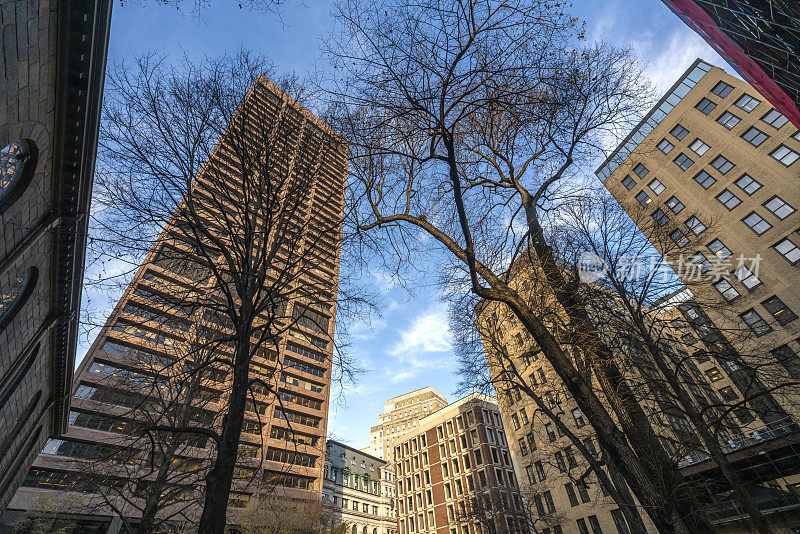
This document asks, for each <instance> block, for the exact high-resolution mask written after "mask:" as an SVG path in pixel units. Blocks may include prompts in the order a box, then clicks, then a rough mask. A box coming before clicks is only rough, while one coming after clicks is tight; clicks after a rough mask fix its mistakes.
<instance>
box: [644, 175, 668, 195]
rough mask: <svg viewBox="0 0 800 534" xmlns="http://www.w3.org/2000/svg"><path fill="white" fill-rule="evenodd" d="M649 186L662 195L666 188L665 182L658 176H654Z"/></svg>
mask: <svg viewBox="0 0 800 534" xmlns="http://www.w3.org/2000/svg"><path fill="white" fill-rule="evenodd" d="M647 187H649V188H650V189H651V190H652V191H653V193H655V194H656V195H660V194H661V193H662V192H663V191H664V189H666V187H665V186H664V184H662V183H661V182H660V181H659V180H658V178H653V180H652V181H651V182H650V183H649V184H647Z"/></svg>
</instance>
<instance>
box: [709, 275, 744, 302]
mask: <svg viewBox="0 0 800 534" xmlns="http://www.w3.org/2000/svg"><path fill="white" fill-rule="evenodd" d="M714 289H716V290H717V292H718V293H719V294H720V295H722V298H724V299H725V300H726V301H728V302H730V301H732V300H734V299H736V298H737V297H739V292H738V291H736V288H735V287H733V286H732V285H731V283H730V282H728V281H727V280H725V279H724V278H723V279H721V280H720V281H719V282H716V283H714Z"/></svg>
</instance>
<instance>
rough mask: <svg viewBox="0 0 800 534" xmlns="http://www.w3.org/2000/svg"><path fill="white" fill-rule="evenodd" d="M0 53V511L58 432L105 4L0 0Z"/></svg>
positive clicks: (106, 21) (63, 416) (72, 333)
mask: <svg viewBox="0 0 800 534" xmlns="http://www.w3.org/2000/svg"><path fill="white" fill-rule="evenodd" d="M0 25H2V28H1V29H2V32H3V35H5V36H6V37H5V42H4V43H3V46H2V47H0V48H2V49H1V50H0V69H2V72H3V73H4V74H3V89H2V91H0V121H2V123H0V147H3V148H2V150H0V513H2V511H3V510H5V508H6V506H7V504H8V502H9V500H10V499H11V496H12V495H13V494H14V491H15V490H16V488H17V487H18V486H19V484H20V482H21V481H22V479H23V478H24V476H25V472H26V471H27V470H28V467H29V466H30V465H31V463H32V462H33V460H34V458H35V457H36V454H37V453H38V452H39V450H41V448H42V446H43V445H44V443H45V441H46V440H47V438H48V437H50V436H55V435H59V434H62V433H63V432H64V431H65V430H66V428H67V412H68V411H69V395H70V383H71V381H72V375H73V371H74V366H75V364H74V359H75V349H76V346H77V340H78V310H79V309H80V302H81V288H82V283H83V262H84V260H83V258H84V251H85V248H86V229H87V227H88V224H89V223H88V217H87V214H88V213H89V204H90V202H89V200H90V198H89V197H90V193H91V188H92V178H93V173H94V160H95V152H96V149H97V131H98V126H99V116H100V101H101V96H102V93H103V82H104V74H105V64H106V49H107V46H108V34H109V28H110V25H111V1H110V0H101V1H97V2H80V1H71V0H65V1H58V2H49V3H43V2H31V3H29V4H25V3H19V2H6V3H4V4H3V15H2V21H1V22H0Z"/></svg>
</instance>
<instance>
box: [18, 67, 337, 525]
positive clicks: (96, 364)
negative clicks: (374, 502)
mask: <svg viewBox="0 0 800 534" xmlns="http://www.w3.org/2000/svg"><path fill="white" fill-rule="evenodd" d="M240 114H244V115H243V116H242V115H240ZM236 117H237V118H236V119H235V120H237V124H239V125H242V124H244V125H246V126H244V128H245V129H246V128H250V127H251V126H250V125H254V126H252V127H253V128H259V127H260V128H262V129H265V130H267V131H268V132H270V134H271V135H276V136H283V138H281V139H278V140H277V141H275V142H276V143H280V147H281V151H280V152H279V153H280V154H285V155H286V157H287V158H289V157H290V156H291V157H293V159H292V161H291V162H289V161H288V160H287V161H284V160H281V161H280V162H275V163H276V165H277V164H278V163H281V164H283V165H286V166H287V168H290V169H292V176H298V175H302V176H304V177H306V178H308V181H307V185H308V187H307V188H305V189H303V191H302V194H301V195H298V197H297V199H298V200H297V202H298V204H297V209H295V210H293V211H292V210H289V209H288V208H286V209H285V213H288V214H290V215H287V217H290V218H289V219H288V220H286V221H285V224H286V225H287V227H291V228H293V231H294V233H293V234H292V238H291V239H292V244H291V246H293V247H294V246H296V247H299V249H298V250H301V251H303V252H302V255H299V256H293V258H294V259H293V260H292V261H294V262H295V264H294V267H293V269H294V270H292V271H291V272H292V273H295V274H293V275H292V277H291V284H292V285H290V286H289V287H290V288H291V289H289V290H287V292H286V293H281V294H280V296H279V297H277V298H276V300H277V301H278V302H277V303H276V304H275V306H274V308H270V309H268V310H267V311H265V312H263V313H262V315H263V318H262V315H259V319H258V320H259V321H260V322H258V324H259V325H260V324H270V325H271V326H270V328H272V329H273V330H272V332H274V334H271V335H272V337H271V338H270V339H271V340H272V341H270V343H265V344H262V345H258V348H257V349H256V351H255V353H254V356H253V359H252V362H251V364H250V368H249V379H250V381H251V384H250V392H249V393H248V399H249V400H248V401H247V407H246V412H245V421H244V425H243V428H242V434H241V438H240V443H239V454H238V463H237V468H236V471H235V473H234V484H233V493H232V497H231V501H230V504H229V512H231V511H233V513H234V515H233V516H234V517H235V512H236V511H237V510H241V509H242V508H245V507H247V506H248V503H249V501H250V500H251V497H253V495H252V494H258V493H259V491H262V490H264V491H268V492H270V496H274V495H276V494H277V495H283V496H285V497H289V498H298V499H303V498H315V499H318V498H319V497H320V495H321V492H322V474H323V464H324V443H325V435H326V428H327V414H328V399H329V394H330V388H329V386H330V379H331V377H330V373H331V360H332V351H333V347H332V341H331V340H332V339H333V331H334V319H335V311H336V308H335V303H336V292H337V283H338V269H339V231H340V230H339V222H340V219H341V215H342V210H343V199H344V194H343V192H344V179H345V172H346V165H347V161H346V148H345V147H344V146H343V144H342V143H341V142H340V141H341V140H340V139H339V138H338V136H336V135H335V133H333V132H331V131H330V129H329V128H328V127H327V126H326V125H325V124H324V123H322V121H320V120H319V119H318V118H316V117H315V116H313V115H312V114H311V113H310V112H308V111H307V110H306V109H305V108H303V107H302V106H301V105H300V104H299V103H297V102H296V101H294V100H293V99H292V98H291V97H289V96H288V95H286V94H285V93H284V92H283V91H281V90H280V89H279V88H278V87H276V86H275V85H274V84H272V83H271V82H269V81H268V80H266V79H265V78H263V77H261V78H259V79H258V80H257V81H256V82H255V84H254V86H253V87H252V89H251V90H250V91H249V92H248V95H247V97H246V98H245V101H244V102H243V103H242V105H241V106H240V107H239V111H237V116H236ZM264 124H267V125H271V127H270V128H264ZM229 131H230V128H229ZM248 133H249V132H248V131H247V130H245V133H244V134H243V135H247V134H248ZM232 135H233V134H232ZM254 135H255V134H254ZM320 136H322V137H325V138H328V137H330V139H331V140H332V141H331V143H332V144H331V148H330V149H329V150H325V151H323V152H320V156H319V157H318V158H316V159H315V158H312V157H311V152H312V150H311V147H312V146H317V145H314V143H313V142H312V141H314V142H318V141H319V139H317V138H318V137H320ZM309 140H310V141H309ZM315 140H316V141H315ZM295 151H304V152H305V153H304V154H299V155H297V156H296V157H294V156H293V154H294V152H295ZM237 160H238V157H237V155H236V153H235V152H234V151H233V149H232V145H231V143H229V142H228V139H227V138H226V137H223V138H222V140H221V141H220V142H219V143H218V144H217V145H216V147H215V148H214V149H213V152H212V153H211V156H210V158H209V160H208V162H207V164H206V166H205V167H204V168H203V170H202V171H201V172H200V174H199V175H198V176H197V178H196V179H195V181H196V183H200V184H203V183H205V182H204V180H205V181H209V180H212V178H213V179H215V180H221V182H222V183H218V184H217V185H218V186H219V187H225V186H228V185H230V186H231V187H236V184H237V183H239V182H236V180H237V179H238V178H237V174H236V168H237V165H236V162H237ZM291 165H294V166H293V167H292V166H291ZM219 169H221V170H222V171H221V172H216V173H215V174H213V175H211V174H209V173H212V172H214V170H219ZM220 177H223V178H220ZM228 180H230V181H231V182H230V183H228ZM193 190H194V189H193ZM198 190H200V191H202V189H198ZM209 202H211V201H209ZM250 202H253V201H252V200H251V201H250ZM286 202H289V200H287V201H286ZM292 202H294V200H292ZM212 205H216V206H219V205H224V204H220V203H216V204H212ZM210 224H211V223H210ZM181 228H182V223H181V218H180V214H179V213H177V214H176V215H175V217H174V218H173V219H172V220H171V222H170V224H169V225H168V226H167V228H166V229H165V230H164V232H163V233H162V234H161V236H160V237H159V239H158V240H157V241H156V243H155V245H154V246H153V247H152V249H151V250H150V252H149V254H148V256H147V258H146V260H145V262H144V264H143V265H142V266H141V267H140V268H139V269H138V271H137V272H136V274H135V276H134V277H133V279H132V281H131V282H130V284H129V286H128V288H127V289H126V291H125V292H124V294H123V296H122V298H121V299H120V301H119V302H118V303H117V305H116V307H115V308H114V310H113V312H112V314H111V316H110V317H109V319H108V320H107V322H106V324H105V326H104V327H103V329H102V330H101V332H100V334H99V335H98V336H97V339H96V340H95V341H94V343H93V344H92V346H91V348H90V349H89V351H88V353H87V355H86V357H85V358H84V360H83V361H82V362H81V364H80V367H79V370H78V373H77V376H76V378H75V380H74V383H73V387H72V407H71V410H70V411H69V416H68V418H69V425H70V426H69V429H68V432H67V433H66V435H65V436H62V437H60V438H59V439H54V440H50V441H49V442H48V443H47V444H46V446H45V447H44V450H43V452H42V454H40V455H39V457H38V458H37V459H36V461H35V463H34V466H33V468H31V469H30V471H29V472H28V473H27V476H26V477H25V480H24V482H23V484H22V488H21V489H20V490H19V492H18V493H17V495H16V496H15V498H14V500H13V502H12V505H11V508H12V509H16V510H25V509H26V508H28V507H30V506H31V504H32V503H34V502H35V501H36V500H37V499H38V498H39V497H44V498H47V499H51V500H52V499H55V500H62V501H66V497H65V495H78V496H80V503H81V504H80V510H72V511H73V512H80V513H82V514H92V515H93V516H95V519H97V518H100V519H101V520H102V519H103V517H104V516H105V520H111V518H112V517H114V516H115V515H117V514H116V513H115V511H113V510H112V509H111V507H110V506H107V504H108V503H109V497H111V500H112V502H113V503H114V504H115V506H116V507H117V510H119V511H121V513H122V514H124V515H126V516H127V518H128V519H129V520H131V521H133V522H135V521H136V520H137V514H139V513H140V512H141V507H142V504H143V502H142V499H143V497H145V496H147V495H148V491H150V488H154V487H157V486H155V485H154V484H156V483H157V480H156V478H155V477H156V475H157V474H161V473H163V474H164V476H165V477H166V484H165V485H164V486H163V488H164V489H163V490H162V491H164V492H169V494H170V497H169V501H168V502H167V503H165V510H167V511H169V510H174V509H175V507H178V506H182V504H181V503H185V506H184V508H183V509H182V511H181V514H186V515H187V516H188V517H192V516H195V515H196V514H198V506H199V503H200V502H202V501H200V500H198V499H197V490H198V489H199V488H202V484H203V482H202V473H203V472H204V469H205V466H207V465H208V459H209V458H213V457H214V453H213V444H212V442H211V440H210V439H208V438H207V437H206V436H204V435H202V434H193V433H179V434H170V432H169V428H171V426H169V425H173V424H174V425H175V426H178V427H180V426H183V427H185V426H190V427H191V426H196V427H206V428H215V427H216V425H218V423H219V420H218V419H219V416H218V414H219V413H220V411H224V410H225V408H226V404H225V403H226V400H227V397H228V390H229V389H230V385H231V380H232V373H230V369H231V368H230V366H229V365H228V366H227V367H226V366H220V365H216V364H215V363H213V362H214V361H215V359H221V360H223V361H224V360H226V359H228V358H230V357H231V355H232V352H233V349H232V343H230V340H231V339H232V338H233V336H234V332H235V330H234V326H233V324H232V323H231V322H230V319H227V320H226V318H225V316H224V314H222V313H218V312H215V311H213V310H209V309H208V308H206V307H204V306H203V305H195V303H197V302H201V303H202V302H210V301H208V300H198V299H195V298H194V297H195V296H198V295H202V296H203V297H204V298H214V295H216V293H215V292H217V291H219V289H218V287H219V286H217V285H215V283H214V277H204V274H203V273H207V272H209V270H208V269H204V265H207V264H204V263H202V262H199V263H197V261H199V260H194V261H195V263H192V262H191V261H187V258H190V257H191V258H194V256H191V252H190V251H191V250H192V249H190V248H188V247H187V246H186V243H187V241H186V237H185V235H186V234H185V233H181V231H180V230H181ZM212 228H214V230H213V231H215V232H220V231H221V230H219V229H218V227H217V226H214V225H213V224H212ZM325 228H327V229H328V230H325ZM233 232H236V229H234V230H233ZM272 235H273V234H272V233H270V235H269V236H267V237H266V239H271V238H272ZM219 237H221V238H224V239H235V238H236V237H237V236H236V235H227V236H223V235H220V236H219ZM276 239H277V238H276ZM289 249H290V246H289V245H283V244H282V245H281V246H280V253H278V255H277V256H276V257H275V259H274V260H272V263H271V264H270V265H269V266H268V267H269V269H270V270H271V271H273V272H274V273H275V277H277V276H279V273H280V272H281V269H282V268H283V266H284V265H285V264H286V263H288V262H289V260H288V259H287V258H288V257H289V254H290V252H289ZM218 261H219V262H220V269H221V270H223V271H224V269H225V267H224V264H222V262H223V259H222V257H220V258H219V260H218ZM272 281H273V278H272V277H269V276H268V277H267V282H265V285H266V284H267V283H269V282H272ZM267 290H270V289H268V288H265V291H267ZM198 298H199V297H198ZM214 302H216V301H214ZM266 314H269V315H270V317H269V318H267V315H266ZM270 321H272V322H271V323H270ZM254 335H255V334H254ZM273 342H274V343H273ZM208 357H211V359H208ZM201 358H206V359H205V360H203V361H204V362H205V363H204V364H203V366H197V362H198V361H200V359H201ZM183 377H186V378H183ZM256 379H258V381H259V382H254V380H256ZM176 380H179V381H178V382H175V381H176ZM175 383H177V384H180V388H179V389H174V388H175V386H174V385H173V384H175ZM154 414H155V416H154ZM153 425H160V426H162V427H163V426H164V425H167V426H168V428H167V429H164V430H159V431H157V432H149V431H148V430H147V429H148V428H152V427H153ZM143 432H146V433H147V436H153V437H154V438H155V443H156V444H157V450H154V449H153V447H152V442H150V440H149V439H140V436H141V435H142V433H143ZM133 436H135V437H137V439H131V437H133ZM161 436H166V437H165V438H164V439H163V441H159V437H161ZM97 463H105V464H106V466H107V467H106V468H104V469H101V468H97V467H92V468H91V469H87V468H85V467H82V466H85V465H90V466H96V464H97ZM143 470H144V471H145V473H144V474H143V472H142V471H143ZM148 470H149V472H150V473H153V474H152V476H151V475H148V474H147V473H148ZM164 470H166V471H164ZM134 476H135V477H137V480H138V482H137V483H136V484H135V485H134V487H130V486H126V485H125V484H126V481H127V480H129V479H130V478H131V477H134ZM109 488H111V489H114V488H118V489H120V490H121V491H123V492H127V493H126V494H125V495H124V496H123V497H122V498H119V499H116V498H114V494H113V492H112V491H109ZM257 496H258V495H256V497H257ZM170 507H171V508H170ZM165 513H166V512H165ZM176 519H177V518H176Z"/></svg>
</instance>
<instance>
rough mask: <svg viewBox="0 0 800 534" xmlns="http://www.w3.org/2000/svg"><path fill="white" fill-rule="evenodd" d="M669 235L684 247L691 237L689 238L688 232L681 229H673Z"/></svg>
mask: <svg viewBox="0 0 800 534" xmlns="http://www.w3.org/2000/svg"><path fill="white" fill-rule="evenodd" d="M669 237H670V239H672V240H673V241H674V242H675V244H676V245H678V246H679V247H684V246H686V244H687V243H688V242H689V238H687V237H686V234H684V233H683V232H682V231H681V230H680V229H675V230H673V231H672V233H670V234H669Z"/></svg>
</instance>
